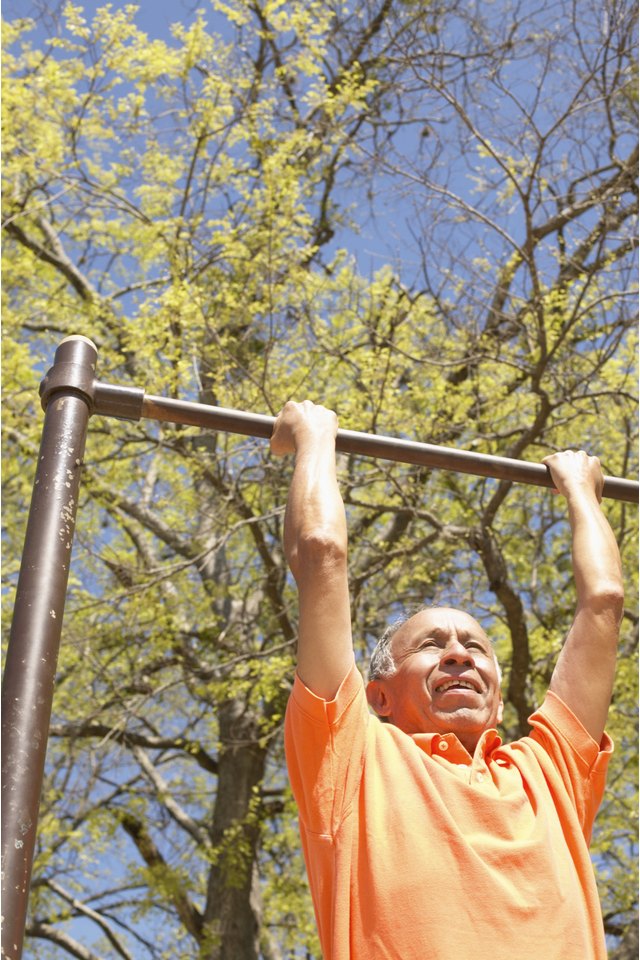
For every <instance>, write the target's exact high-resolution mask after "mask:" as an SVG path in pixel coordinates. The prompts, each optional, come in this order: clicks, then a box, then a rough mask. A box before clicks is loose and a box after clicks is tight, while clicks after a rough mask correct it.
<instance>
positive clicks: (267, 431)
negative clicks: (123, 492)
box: [98, 386, 638, 503]
mask: <svg viewBox="0 0 640 960" xmlns="http://www.w3.org/2000/svg"><path fill="white" fill-rule="evenodd" d="M99 393H100V387H99V386H98V395H99ZM140 415H141V417H148V418H149V419H152V420H162V421H166V422H170V423H182V424H187V425H189V426H195V427H206V428H208V429H210V430H220V431H224V432H225V433H239V434H244V435H245V436H251V437H264V438H265V439H269V437H271V434H272V432H273V425H274V423H275V417H268V416H265V415H264V414H259V413H245V412H243V411H241V410H228V409H225V408H224V407H211V406H207V405H205V404H200V403H190V402H188V401H185V400H173V399H169V398H166V397H154V396H147V395H146V394H145V395H144V396H143V397H142V398H141V414H140ZM336 449H337V450H338V452H340V453H353V454H358V455H359V456H363V457H375V458H377V459H380V460H393V461H399V462H401V463H412V464H418V465H419V466H423V467H437V468H440V469H442V470H451V471H454V472H456V473H472V474H475V475H476V476H479V477H493V478H495V479H497V480H512V481H516V482H518V483H529V484H533V485H535V486H539V487H553V480H552V479H551V474H550V473H549V471H548V469H547V468H546V467H545V465H544V464H542V463H531V462H529V461H527V460H513V459H511V458H509V457H496V456H493V455H492V454H488V453H475V452H474V451H471V450H456V449H454V448H452V447H440V446H434V444H431V443H417V442H416V441H414V440H401V439H398V438H397V437H385V436H380V435H379V434H375V433H358V432H357V431H356V430H338V435H337V437H336ZM603 496H604V497H608V498H610V499H612V500H627V501H629V502H630V503H637V502H638V483H637V481H634V480H621V479H619V478H618V477H605V481H604V489H603Z"/></svg>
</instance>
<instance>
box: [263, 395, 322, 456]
mask: <svg viewBox="0 0 640 960" xmlns="http://www.w3.org/2000/svg"><path fill="white" fill-rule="evenodd" d="M337 432H338V418H337V417H336V415H335V413H334V412H333V410H328V409H327V408H326V407H323V406H321V405H320V404H316V403H312V402H311V400H303V402H302V403H296V402H295V401H294V400H289V401H288V402H287V403H285V405H284V407H283V408H282V410H281V411H280V413H279V414H278V416H277V417H276V422H275V424H274V427H273V433H272V434H271V452H272V454H273V455H274V456H276V457H284V456H286V455H287V454H289V453H296V452H297V451H298V449H299V448H300V447H301V446H303V445H304V444H305V443H306V442H308V441H313V442H314V443H317V442H318V441H319V440H321V439H322V438H324V437H326V438H327V439H330V440H332V441H333V440H334V439H335V436H336V433H337Z"/></svg>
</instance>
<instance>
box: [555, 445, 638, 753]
mask: <svg viewBox="0 0 640 960" xmlns="http://www.w3.org/2000/svg"><path fill="white" fill-rule="evenodd" d="M544 463H545V464H546V465H547V466H548V468H549V470H550V472H551V476H552V479H553V482H554V484H555V486H556V489H557V490H558V491H559V492H560V493H561V494H562V495H563V496H564V497H565V499H566V501H567V507H568V512H569V523H570V525H571V534H572V559H573V574H574V578H575V584H576V593H577V605H576V612H575V616H574V620H573V624H572V625H571V629H570V630H569V633H568V635H567V639H566V640H565V643H564V646H563V648H562V651H561V653H560V656H559V657H558V662H557V664H556V667H555V670H554V671H553V676H552V678H551V683H550V685H549V689H550V690H552V691H553V692H554V693H555V694H557V696H559V697H560V698H561V700H563V701H564V702H565V703H566V704H567V706H568V707H569V708H570V710H572V712H573V713H574V714H575V715H576V716H577V717H578V719H579V720H580V721H581V723H582V725H583V726H584V727H585V728H586V730H587V731H588V732H589V733H590V734H591V736H592V737H593V739H594V740H595V741H596V743H599V742H600V740H601V738H602V734H603V732H604V727H605V723H606V720H607V711H608V709H609V703H610V700H611V692H612V689H613V679H614V674H615V664H616V651H617V645H618V633H619V629H620V621H621V619H622V613H623V603H624V589H623V583H622V566H621V562H620V553H619V551H618V545H617V543H616V540H615V537H614V535H613V531H612V530H611V527H610V526H609V524H608V522H607V520H606V518H605V516H604V514H603V513H602V510H601V509H600V499H601V496H602V484H603V475H602V470H601V468H600V462H599V461H598V459H597V458H596V457H589V456H588V455H587V454H586V453H584V452H583V451H580V452H573V451H570V450H568V451H565V452H564V453H557V454H553V456H551V457H547V458H546V459H545V460H544Z"/></svg>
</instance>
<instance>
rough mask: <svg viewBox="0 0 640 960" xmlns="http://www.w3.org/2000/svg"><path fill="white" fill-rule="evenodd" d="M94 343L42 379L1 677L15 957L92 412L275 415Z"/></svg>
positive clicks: (499, 475)
mask: <svg viewBox="0 0 640 960" xmlns="http://www.w3.org/2000/svg"><path fill="white" fill-rule="evenodd" d="M97 358H98V351H97V349H96V347H95V345H94V344H93V343H92V342H91V340H88V339H87V338H86V337H67V338H66V339H65V340H63V341H62V343H61V344H60V346H59V347H58V349H57V350H56V355H55V359H54V364H53V366H52V368H51V370H49V372H48V374H47V376H46V377H45V378H44V380H43V381H42V383H41V385H40V395H41V398H42V406H43V407H44V410H45V418H44V426H43V430H42V441H41V446H40V455H39V457H38V465H37V469H36V477H35V481H34V487H33V495H32V499H31V507H30V510H29V518H28V521H27V531H26V535H25V542H24V550H23V554H22V563H21V566H20V575H19V578H18V586H17V590H16V600H15V608H14V615H13V622H12V625H11V633H10V637H9V645H8V647H7V656H6V661H5V670H4V677H3V683H2V854H3V879H2V895H3V913H4V924H3V929H2V952H3V955H4V956H5V957H7V958H9V960H19V958H20V957H21V955H22V943H23V938H24V927H25V920H26V914H27V900H28V891H29V883H30V878H31V869H32V863H33V853H34V848H35V840H36V829H37V820H38V807H39V800H40V791H41V788H42V780H43V775H44V763H45V753H46V743H47V737H48V734H49V721H50V716H51V706H52V700H53V686H54V679H55V672H56V665H57V659H58V650H59V646H60V637H61V631H62V618H63V613H64V605H65V599H66V590H67V582H68V576H69V564H70V557H71V547H72V543H73V534H74V527H75V519H76V512H77V506H78V495H79V489H80V470H81V465H82V458H83V454H84V446H85V440H86V434H87V428H88V421H89V417H90V416H91V415H92V414H94V413H98V414H101V415H103V416H112V417H118V418H124V419H130V420H139V419H141V418H149V419H154V420H160V421H166V422H172V423H181V424H184V425H191V426H200V427H204V428H207V429H210V430H218V431H225V432H228V433H237V434H243V435H245V436H252V437H262V438H265V439H268V438H269V437H270V436H271V433H272V430H273V424H274V422H275V418H274V417H269V416H263V415H261V414H253V413H243V412H241V411H238V410H226V409H224V408H221V407H213V406H207V405H205V404H198V403H190V402H187V401H181V400H173V399H168V398H164V397H155V396H147V395H146V394H145V392H144V390H141V389H139V388H136V387H121V386H114V385H109V384H103V383H100V382H99V381H98V380H96V376H95V370H96V362H97ZM336 446H337V449H338V450H339V451H340V452H343V453H352V454H358V455H361V456H366V457H377V458H381V459H385V460H393V461H402V462H404V463H410V464H418V465H421V466H427V467H436V468H441V469H444V470H453V471H458V472H462V473H471V474H476V475H478V476H485V477H494V478H496V479H500V480H510V481H518V482H520V483H529V484H535V485H538V486H544V487H552V486H553V483H552V481H551V477H550V474H549V472H548V470H547V469H546V467H545V466H544V465H542V464H538V463H527V462H525V461H520V460H511V459H508V458H506V457H495V456H489V455H487V454H480V453H474V452H471V451H462V450H455V449H451V448H448V447H438V446H433V445H432V444H427V443H416V442H414V441H411V440H400V439H396V438H393V437H384V436H378V435H377V434H367V433H357V432H355V431H352V430H339V431H338V436H337V441H336ZM603 493H604V496H605V497H611V498H613V499H616V500H626V501H629V502H637V501H638V483H637V482H635V481H632V480H621V479H618V478H615V477H606V478H605V485H604V491H603Z"/></svg>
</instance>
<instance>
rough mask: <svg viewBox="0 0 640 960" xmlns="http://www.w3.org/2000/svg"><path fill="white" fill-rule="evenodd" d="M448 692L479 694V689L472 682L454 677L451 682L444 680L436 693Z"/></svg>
mask: <svg viewBox="0 0 640 960" xmlns="http://www.w3.org/2000/svg"><path fill="white" fill-rule="evenodd" d="M446 690H473V691H474V693H477V692H478V688H477V687H476V685H475V684H474V683H471V681H470V680H462V679H460V677H452V678H451V680H443V681H442V683H439V684H438V685H437V686H436V693H444V692H445V691H446Z"/></svg>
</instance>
